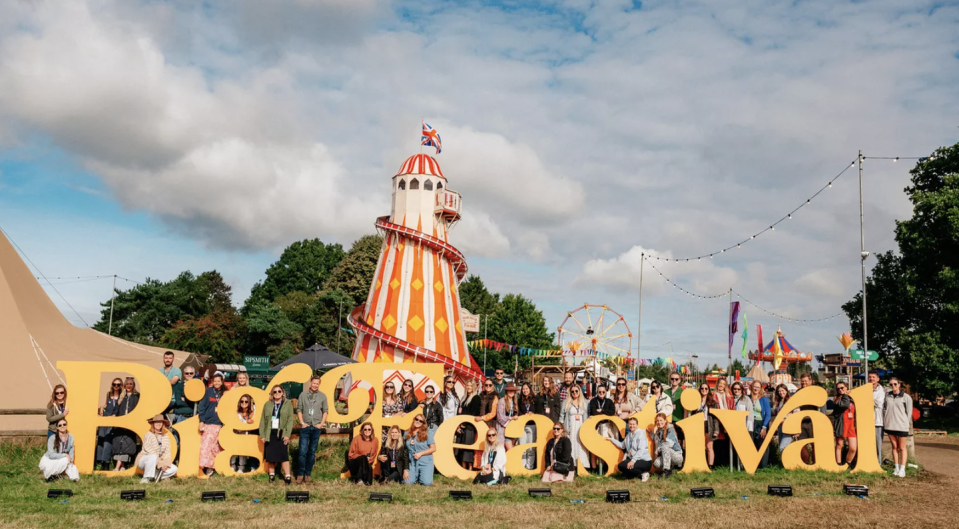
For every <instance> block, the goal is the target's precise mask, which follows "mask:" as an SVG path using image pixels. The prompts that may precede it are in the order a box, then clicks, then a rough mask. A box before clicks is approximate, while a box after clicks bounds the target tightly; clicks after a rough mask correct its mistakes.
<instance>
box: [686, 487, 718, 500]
mask: <svg viewBox="0 0 959 529" xmlns="http://www.w3.org/2000/svg"><path fill="white" fill-rule="evenodd" d="M689 494H690V496H692V497H694V498H715V497H716V491H714V490H713V488H712V487H697V488H695V489H689Z"/></svg>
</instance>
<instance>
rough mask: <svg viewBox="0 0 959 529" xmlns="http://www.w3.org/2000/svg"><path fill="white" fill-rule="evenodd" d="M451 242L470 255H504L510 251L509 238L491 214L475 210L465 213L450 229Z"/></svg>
mask: <svg viewBox="0 0 959 529" xmlns="http://www.w3.org/2000/svg"><path fill="white" fill-rule="evenodd" d="M450 242H451V243H452V244H453V246H456V248H457V249H458V250H460V251H461V252H463V253H464V254H465V255H466V256H467V259H469V256H471V255H476V256H480V257H504V256H506V254H508V253H509V250H510V243H509V239H507V238H506V236H505V235H503V232H502V231H501V230H500V227H499V226H498V225H497V224H496V222H495V221H493V219H491V218H490V216H489V215H487V214H485V213H482V212H479V211H473V212H471V213H470V214H469V215H464V216H463V220H461V221H460V222H459V223H458V224H457V225H456V226H455V227H454V228H453V229H452V230H451V231H450Z"/></svg>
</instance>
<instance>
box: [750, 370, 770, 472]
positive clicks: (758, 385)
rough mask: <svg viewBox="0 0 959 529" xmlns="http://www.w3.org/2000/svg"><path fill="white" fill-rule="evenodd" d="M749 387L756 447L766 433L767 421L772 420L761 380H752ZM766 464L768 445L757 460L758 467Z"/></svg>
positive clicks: (761, 442) (760, 443) (767, 428)
mask: <svg viewBox="0 0 959 529" xmlns="http://www.w3.org/2000/svg"><path fill="white" fill-rule="evenodd" d="M750 388H751V391H750V398H751V399H752V416H753V443H754V444H755V445H756V448H759V447H760V446H762V444H763V441H765V439H766V435H767V434H768V430H769V422H770V421H771V420H772V405H771V404H770V402H769V397H767V396H766V393H765V392H764V391H763V384H762V382H760V381H758V380H753V382H752V384H750ZM767 466H769V445H766V449H765V450H763V454H762V458H761V459H760V460H759V468H766V467H767Z"/></svg>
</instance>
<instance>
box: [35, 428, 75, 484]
mask: <svg viewBox="0 0 959 529" xmlns="http://www.w3.org/2000/svg"><path fill="white" fill-rule="evenodd" d="M53 426H54V428H56V429H57V431H56V433H54V434H53V435H51V436H48V437H47V451H46V453H45V454H43V457H41V458H40V470H41V471H42V472H43V479H45V480H47V481H53V480H54V479H57V478H59V477H61V476H63V475H66V477H67V478H69V479H70V480H71V481H80V471H79V470H77V465H76V464H74V462H73V434H71V433H70V432H69V431H67V420H66V419H60V420H58V421H57V422H56V423H54V425H53Z"/></svg>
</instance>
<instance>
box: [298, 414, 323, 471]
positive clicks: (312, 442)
mask: <svg viewBox="0 0 959 529" xmlns="http://www.w3.org/2000/svg"><path fill="white" fill-rule="evenodd" d="M319 442H320V429H319V428H317V427H316V426H305V427H303V428H300V453H299V457H298V458H297V463H298V464H297V469H298V472H299V475H300V476H304V477H308V476H309V475H310V474H311V473H312V472H313V463H315V462H316V445H317V443H319Z"/></svg>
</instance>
